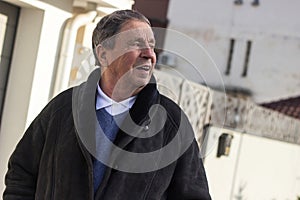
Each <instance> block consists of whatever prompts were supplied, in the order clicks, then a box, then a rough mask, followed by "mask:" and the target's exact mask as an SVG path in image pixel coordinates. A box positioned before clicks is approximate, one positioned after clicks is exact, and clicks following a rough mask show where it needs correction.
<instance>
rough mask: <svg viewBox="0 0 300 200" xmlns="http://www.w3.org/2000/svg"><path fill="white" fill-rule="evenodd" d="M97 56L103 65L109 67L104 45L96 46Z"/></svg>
mask: <svg viewBox="0 0 300 200" xmlns="http://www.w3.org/2000/svg"><path fill="white" fill-rule="evenodd" d="M96 53H97V58H98V60H99V62H100V65H101V66H102V67H107V65H108V62H107V59H106V49H105V48H104V47H103V46H102V45H98V46H97V47H96Z"/></svg>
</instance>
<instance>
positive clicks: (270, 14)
mask: <svg viewBox="0 0 300 200" xmlns="http://www.w3.org/2000/svg"><path fill="white" fill-rule="evenodd" d="M233 2H234V0H232V1H217V0H202V1H198V0H188V1H185V2H183V1H181V0H171V1H170V3H169V10H168V19H169V20H170V24H169V28H171V29H175V30H178V31H180V32H182V33H184V34H186V35H188V36H190V37H191V38H193V39H195V42H198V43H200V44H201V45H203V46H204V48H205V49H207V50H208V52H209V54H210V55H211V56H212V58H213V60H214V61H215V63H216V64H217V66H218V69H219V71H220V73H221V74H222V79H223V81H224V83H225V85H226V86H228V88H241V89H250V91H251V92H252V97H253V99H254V100H255V101H256V102H265V101H271V100H277V99H279V98H285V97H288V96H294V95H299V93H300V87H299V85H300V78H299V77H300V58H299V56H298V55H299V54H300V48H299V45H300V21H299V20H297V19H298V18H299V17H300V13H299V12H298V10H297V9H298V8H299V7H300V2H299V1H298V0H288V1H280V0H273V1H262V0H261V1H260V5H259V6H257V7H254V6H252V5H251V2H252V1H251V0H244V4H243V5H235V4H234V3H233ZM231 38H233V39H235V48H234V51H233V57H232V65H231V72H230V74H229V75H225V71H226V67H227V60H228V55H229V46H230V39H231ZM167 40H168V39H167ZM248 40H250V41H252V48H251V53H250V60H249V63H248V73H247V76H246V77H242V76H241V74H242V71H243V66H244V62H245V55H246V46H247V45H246V43H247V41H248ZM167 45H168V44H167V43H166V47H167ZM178 48H188V47H186V46H184V45H178ZM190 51H191V52H192V53H191V54H195V56H198V57H199V59H202V60H203V61H202V62H200V63H199V64H198V65H197V66H196V67H197V68H198V69H199V71H201V72H202V73H203V74H204V75H205V79H206V83H207V84H208V85H210V86H212V87H215V88H219V87H220V86H222V81H220V79H219V78H215V76H214V73H213V72H211V70H210V69H209V68H212V67H211V66H212V64H211V63H210V62H207V56H206V55H204V54H202V53H201V52H200V53H199V51H196V50H195V51H193V50H192V49H191V50H190ZM189 68H190V66H189V64H187V63H186V62H184V61H182V60H180V59H178V62H177V68H176V69H177V70H178V71H181V72H182V73H183V72H186V71H187V69H189ZM194 74H195V73H194V72H193V71H192V70H191V71H190V72H189V73H188V75H187V77H188V78H190V79H192V80H193V81H196V82H200V83H202V82H203V80H201V79H200V80H199V78H198V77H197V76H195V75H194Z"/></svg>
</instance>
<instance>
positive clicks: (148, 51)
mask: <svg viewBox="0 0 300 200" xmlns="http://www.w3.org/2000/svg"><path fill="white" fill-rule="evenodd" d="M141 57H142V58H145V59H147V60H148V59H151V62H152V63H155V62H156V54H155V52H154V48H153V47H151V46H149V45H145V46H144V47H143V48H141Z"/></svg>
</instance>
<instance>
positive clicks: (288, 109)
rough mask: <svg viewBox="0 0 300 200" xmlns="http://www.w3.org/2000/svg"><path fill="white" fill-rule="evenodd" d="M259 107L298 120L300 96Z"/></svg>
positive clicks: (299, 117) (299, 116) (299, 115)
mask: <svg viewBox="0 0 300 200" xmlns="http://www.w3.org/2000/svg"><path fill="white" fill-rule="evenodd" d="M261 106H263V107H266V108H269V109H272V110H276V111H278V112H281V113H283V114H285V115H288V116H290V117H293V118H296V119H300V96H298V97H292V98H288V99H283V100H279V101H274V102H270V103H263V104H261Z"/></svg>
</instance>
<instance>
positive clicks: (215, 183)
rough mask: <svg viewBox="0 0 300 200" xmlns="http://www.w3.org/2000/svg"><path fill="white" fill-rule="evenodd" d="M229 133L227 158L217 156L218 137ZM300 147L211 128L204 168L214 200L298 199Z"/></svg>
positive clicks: (299, 190)
mask: <svg viewBox="0 0 300 200" xmlns="http://www.w3.org/2000/svg"><path fill="white" fill-rule="evenodd" d="M224 132H225V133H229V134H232V135H233V136H234V137H233V140H232V143H231V148H230V154H229V156H228V157H227V156H221V157H219V158H217V157H216V155H217V147H218V137H219V136H220V135H221V134H222V133H224ZM299 166H300V147H299V146H298V145H294V144H289V143H284V142H279V141H274V140H270V139H266V138H261V137H256V136H252V135H248V134H241V133H238V132H235V131H232V130H228V129H220V128H216V127H211V128H210V130H209V136H208V148H207V152H206V157H205V168H206V173H207V178H208V182H209V187H210V192H211V196H212V199H214V200H235V199H249V200H252V199H255V200H265V199H274V200H275V199H278V200H279V199H290V200H294V199H297V198H296V197H297V196H300V168H299Z"/></svg>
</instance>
